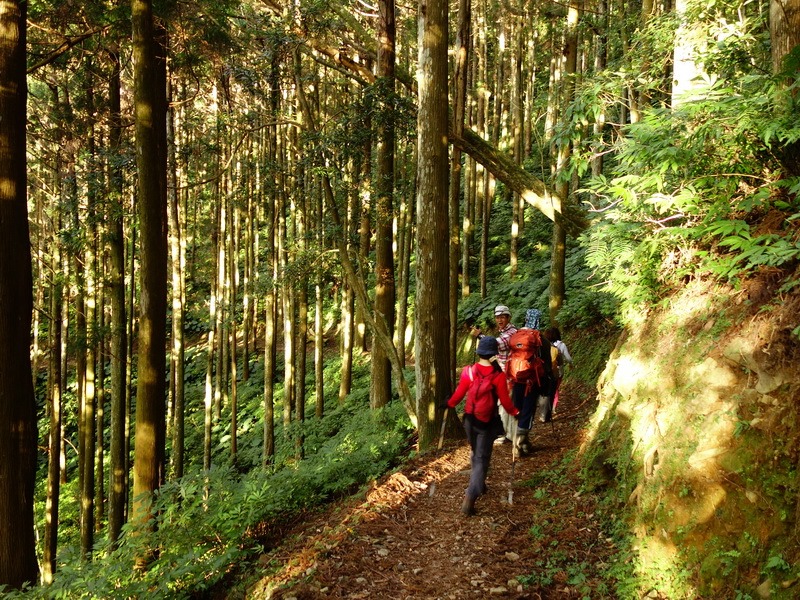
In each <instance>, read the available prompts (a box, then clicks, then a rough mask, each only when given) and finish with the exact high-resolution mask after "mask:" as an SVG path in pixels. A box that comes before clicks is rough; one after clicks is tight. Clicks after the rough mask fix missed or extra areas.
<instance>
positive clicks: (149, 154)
mask: <svg viewBox="0 0 800 600" xmlns="http://www.w3.org/2000/svg"><path fill="white" fill-rule="evenodd" d="M131 9H132V23H133V66H134V103H135V123H136V167H137V171H138V199H139V201H138V213H139V229H140V232H141V254H140V261H141V270H140V286H141V289H140V297H139V307H140V311H141V312H140V321H139V337H138V356H139V360H138V384H137V387H136V447H135V459H134V472H133V517H132V519H131V520H132V522H133V523H135V527H136V528H137V529H146V528H151V527H152V521H151V517H152V512H151V510H152V506H151V504H152V498H153V493H154V492H155V491H156V490H157V489H158V488H159V486H160V485H161V483H162V482H163V480H164V436H165V418H166V414H165V413H166V411H165V399H166V389H165V388H166V384H165V377H166V365H165V361H164V352H165V350H166V328H167V285H166V284H167V214H166V211H167V196H166V189H165V188H166V186H165V183H166V173H167V169H166V150H167V149H166V87H165V76H164V73H165V71H164V65H165V63H164V61H163V57H160V56H159V55H158V53H157V48H156V46H157V41H156V36H155V23H154V19H153V8H152V2H151V0H132V1H131ZM162 49H163V46H162ZM149 558H150V557H149V556H139V557H138V562H139V564H140V565H144V564H146V563H147V562H148V561H149Z"/></svg>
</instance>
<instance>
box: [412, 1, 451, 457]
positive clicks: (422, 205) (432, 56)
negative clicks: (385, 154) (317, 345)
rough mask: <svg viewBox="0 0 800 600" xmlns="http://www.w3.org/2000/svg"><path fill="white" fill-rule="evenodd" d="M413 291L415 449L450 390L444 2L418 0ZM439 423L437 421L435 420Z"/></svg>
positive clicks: (422, 444)
mask: <svg viewBox="0 0 800 600" xmlns="http://www.w3.org/2000/svg"><path fill="white" fill-rule="evenodd" d="M418 14H419V18H418V19H419V26H418V31H419V34H418V38H419V63H418V67H417V80H418V82H419V90H420V93H419V111H418V114H417V156H418V177H417V181H418V187H417V219H418V221H419V222H420V223H425V224H426V226H425V227H418V228H417V277H416V283H417V294H416V309H415V311H414V313H415V315H416V316H415V321H416V332H415V341H414V354H415V357H416V362H415V371H416V380H417V386H416V406H415V408H416V410H415V413H416V415H417V421H418V424H417V429H418V431H419V448H420V450H427V449H428V448H430V447H431V446H432V445H433V444H434V443H435V440H436V437H437V429H438V424H437V416H436V406H437V405H438V404H439V403H440V402H442V401H444V400H446V399H447V396H448V395H449V394H450V392H451V391H452V390H451V381H452V373H451V369H450V364H451V361H450V344H449V341H450V340H449V337H450V336H449V332H450V314H449V311H446V310H444V309H445V307H447V306H448V301H449V292H448V289H449V261H448V249H447V245H448V240H449V236H448V233H449V232H448V228H449V222H450V221H449V218H448V160H447V159H448V156H447V121H448V115H447V47H448V37H447V22H448V3H447V0H420V3H419V11H418ZM438 420H439V421H440V420H441V419H438Z"/></svg>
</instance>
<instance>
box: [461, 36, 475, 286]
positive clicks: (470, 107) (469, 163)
mask: <svg viewBox="0 0 800 600" xmlns="http://www.w3.org/2000/svg"><path fill="white" fill-rule="evenodd" d="M470 28H471V20H470ZM471 39H472V36H471V35H470V40H471ZM474 56H475V49H474V48H473V47H472V44H470V48H469V52H468V53H467V77H466V85H467V90H471V89H473V87H474V81H475V71H476V69H477V66H478V65H477V60H469V57H474ZM465 101H466V106H465V107H464V122H465V125H466V124H468V125H470V126H472V124H473V119H474V118H475V111H476V101H475V98H474V97H469V96H468V97H466V98H465ZM464 162H465V169H464V212H463V219H462V224H461V297H462V298H467V297H469V295H470V285H471V273H470V266H471V265H470V263H471V261H472V245H473V243H474V241H475V239H474V238H475V235H474V234H475V198H476V192H477V185H476V181H477V168H476V167H477V163H476V162H475V160H473V159H472V158H471V157H469V156H467V157H466V159H465V161H464Z"/></svg>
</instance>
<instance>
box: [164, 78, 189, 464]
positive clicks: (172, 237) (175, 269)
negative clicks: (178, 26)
mask: <svg viewBox="0 0 800 600" xmlns="http://www.w3.org/2000/svg"><path fill="white" fill-rule="evenodd" d="M170 87H171V86H170ZM175 113H176V108H175V107H172V106H170V108H169V111H168V113H167V139H168V141H169V152H170V160H169V174H170V178H171V180H172V185H170V194H169V210H168V212H167V225H168V227H169V248H170V265H171V269H170V274H171V277H172V290H171V292H172V344H171V351H170V365H171V367H170V380H171V382H172V384H171V389H172V398H173V413H172V423H173V425H172V454H171V462H172V476H173V477H174V478H175V479H180V478H181V477H183V462H184V458H183V451H184V432H185V428H184V416H185V415H184V412H185V408H184V373H185V369H184V363H185V355H186V350H185V342H184V330H183V329H184V328H183V311H184V304H185V294H186V292H185V286H186V279H185V277H184V256H185V254H184V247H185V245H184V234H183V218H182V212H183V211H182V210H181V206H180V193H179V191H178V190H179V188H180V187H181V185H182V183H183V182H182V181H181V177H180V175H179V173H180V172H182V169H181V168H179V165H178V162H177V157H178V153H177V152H176V150H177V146H178V143H179V139H178V135H179V131H180V128H179V127H178V126H176V114H175Z"/></svg>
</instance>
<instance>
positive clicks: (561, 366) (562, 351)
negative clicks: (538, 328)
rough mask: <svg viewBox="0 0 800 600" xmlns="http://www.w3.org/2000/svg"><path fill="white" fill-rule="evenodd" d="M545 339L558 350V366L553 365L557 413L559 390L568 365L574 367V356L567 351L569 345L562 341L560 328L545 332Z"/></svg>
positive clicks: (554, 403)
mask: <svg viewBox="0 0 800 600" xmlns="http://www.w3.org/2000/svg"><path fill="white" fill-rule="evenodd" d="M544 337H546V338H547V340H548V341H549V342H550V343H551V344H552V345H553V348H555V349H556V350H557V352H555V354H556V356H557V365H556V364H554V365H553V375H554V376H555V380H556V382H555V386H554V389H553V400H552V403H553V412H554V413H555V411H556V406H558V389H559V388H560V387H561V380H562V379H563V378H564V370H565V369H566V366H567V365H573V366H574V363H573V360H572V355H571V354H570V353H569V349H567V345H566V344H565V343H564V342H563V341H562V340H561V331H560V330H559V329H558V327H550V328H548V329H547V330H545V332H544Z"/></svg>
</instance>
